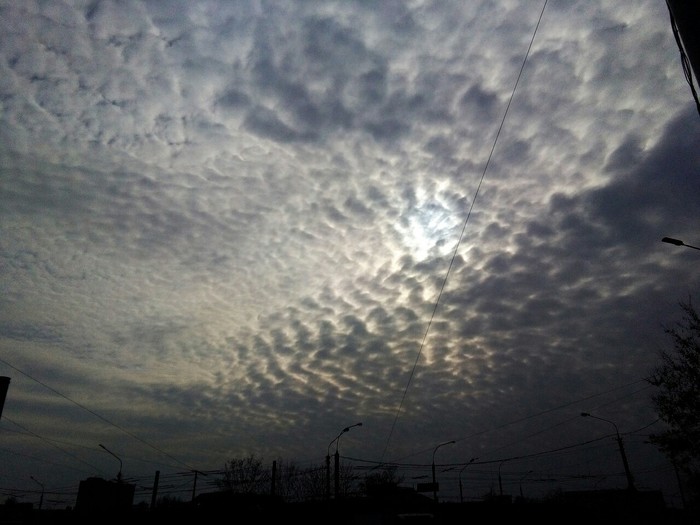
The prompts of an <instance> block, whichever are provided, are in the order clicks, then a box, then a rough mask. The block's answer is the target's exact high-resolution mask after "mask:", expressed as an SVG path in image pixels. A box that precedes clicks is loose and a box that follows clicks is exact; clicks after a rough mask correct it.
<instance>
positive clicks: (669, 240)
mask: <svg viewBox="0 0 700 525" xmlns="http://www.w3.org/2000/svg"><path fill="white" fill-rule="evenodd" d="M661 242H667V243H668V244H674V245H676V246H685V247H686V248H692V249H693V250H700V248H698V247H697V246H691V245H690V244H686V243H684V242H683V241H681V240H679V239H673V238H672V237H664V238H663V239H661Z"/></svg>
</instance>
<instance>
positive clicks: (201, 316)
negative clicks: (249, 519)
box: [0, 0, 700, 508]
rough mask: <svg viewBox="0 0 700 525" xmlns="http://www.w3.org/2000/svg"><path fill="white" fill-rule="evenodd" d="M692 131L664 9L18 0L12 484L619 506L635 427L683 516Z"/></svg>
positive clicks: (9, 322) (13, 39)
mask: <svg viewBox="0 0 700 525" xmlns="http://www.w3.org/2000/svg"><path fill="white" fill-rule="evenodd" d="M699 139H700V116H699V115H698V111H697V109H696V106H695V102H694V99H693V96H692V90H691V88H690V86H689V85H688V81H687V79H686V78H685V76H684V74H683V69H682V64H681V55H680V51H679V48H678V45H677V43H676V41H675V39H674V36H673V32H672V26H671V23H670V20H669V11H668V8H667V6H666V3H665V2H664V1H662V0H622V1H619V2H604V1H597V0H580V1H576V0H549V1H548V2H546V3H545V2H544V1H535V0H527V1H522V0H521V1H516V0H498V1H492V0H490V1H476V0H475V1H470V2H462V1H454V2H450V1H444V0H440V1H433V2H431V1H425V2H423V1H406V2H401V1H394V0H387V1H382V2H366V1H359V0H358V1H335V2H334V1H318V2H308V1H298V2H296V1H285V2H266V1H252V0H251V1H219V2H215V1H205V0H197V1H175V0H173V1H136V0H133V1H126V0H125V1H118V2H117V1H100V0H91V1H56V2H36V1H26V2H15V1H9V0H0V291H1V293H0V375H2V376H6V377H10V379H11V381H10V385H9V389H8V392H7V398H6V401H5V405H4V410H3V412H2V417H1V419H0V458H1V459H0V462H1V463H2V465H3V468H2V472H0V494H1V495H4V496H5V497H7V496H13V497H15V498H17V499H18V500H19V501H28V502H33V503H35V504H36V503H37V501H38V499H39V493H40V492H41V490H42V487H43V489H44V490H45V492H46V493H47V495H46V498H45V500H44V506H45V508H49V507H52V506H53V507H59V508H60V507H62V506H65V505H72V504H73V503H74V498H75V493H76V492H77V488H78V484H79V482H80V481H81V480H84V479H86V478H88V477H93V476H97V477H103V478H105V479H114V478H115V476H116V475H117V472H118V471H119V470H120V469H121V472H122V474H123V477H124V479H126V480H129V481H130V482H132V483H134V484H135V485H136V486H137V487H138V491H137V492H138V494H142V495H143V497H144V498H146V499H149V498H150V493H149V492H148V491H147V490H145V489H144V487H146V488H147V487H150V486H151V485H152V483H153V480H154V475H155V472H156V471H158V472H159V473H160V476H161V480H162V481H161V483H163V486H164V487H166V488H168V489H169V490H171V492H167V490H164V492H163V493H170V494H175V495H177V497H180V496H181V497H182V498H184V499H188V498H189V492H188V491H190V490H191V488H192V483H193V477H194V476H193V475H192V473H193V472H194V471H195V470H199V471H202V472H209V473H210V474H209V475H208V476H207V477H206V478H201V477H200V479H199V481H198V485H197V488H198V490H200V491H208V490H214V489H215V486H214V485H213V480H214V479H215V478H216V474H215V471H217V470H220V469H222V468H223V466H224V464H225V463H226V461H228V460H230V459H233V458H244V457H248V456H250V455H255V456H257V457H259V458H261V459H263V461H264V464H265V465H270V466H271V464H272V462H273V460H279V459H281V460H284V461H287V462H293V463H296V464H297V465H299V466H301V467H303V468H307V467H308V468H313V467H314V466H321V465H323V464H324V462H325V456H326V455H327V453H329V452H330V453H334V451H335V449H336V446H337V448H338V452H339V454H340V456H341V459H342V462H343V464H347V465H350V466H353V467H355V468H357V471H358V472H360V473H362V472H367V471H369V469H371V468H375V467H377V466H382V465H389V464H391V465H394V466H395V467H396V468H397V472H398V474H399V475H400V476H401V477H402V480H403V484H404V485H405V486H414V487H415V486H416V483H418V482H424V481H430V480H429V479H428V476H429V475H430V467H431V464H432V462H435V463H436V464H437V469H436V470H437V476H438V482H439V483H440V494H439V496H440V500H441V501H456V500H459V492H458V486H459V483H460V482H461V483H463V487H464V493H463V497H464V499H465V500H467V499H469V500H471V499H479V498H481V497H482V496H483V495H485V494H487V493H489V492H494V491H496V492H498V491H499V483H498V479H499V474H500V475H501V482H502V484H501V486H502V487H503V490H504V493H507V494H513V495H518V493H519V491H522V492H523V493H524V495H525V496H533V497H535V496H540V495H546V494H549V493H552V491H557V490H565V491H569V490H591V489H594V488H624V487H625V486H626V478H625V475H624V469H623V467H622V461H621V455H620V453H619V450H618V448H617V442H616V440H615V439H614V438H615V432H616V430H617V431H619V432H620V435H621V437H622V439H623V442H624V445H625V451H626V455H627V458H628V460H629V466H630V470H631V471H632V474H633V476H634V481H635V484H636V486H637V488H639V489H643V490H662V491H663V494H664V498H665V500H666V502H667V504H669V505H678V504H679V501H680V500H679V489H678V486H677V484H676V481H675V475H674V473H673V468H672V466H671V465H670V463H669V462H668V460H667V459H666V458H665V457H664V456H662V455H661V454H660V453H659V452H658V451H657V450H656V449H655V448H654V447H653V446H652V445H651V444H649V443H648V439H649V435H650V434H653V433H654V432H661V431H663V429H664V426H663V423H662V422H661V421H659V417H658V414H657V413H656V411H655V410H654V407H653V404H652V402H651V396H652V394H653V393H654V389H653V387H652V386H651V385H649V383H648V382H647V381H645V378H647V377H649V375H650V373H651V372H652V371H653V369H654V368H655V367H656V366H658V365H659V364H660V360H659V355H660V352H661V351H664V350H671V349H672V341H671V339H670V337H669V336H668V334H666V333H665V331H664V330H665V327H669V326H673V325H674V323H676V322H678V321H680V320H681V318H682V310H681V308H680V306H679V303H680V302H683V301H687V300H689V299H690V298H692V297H694V296H698V295H700V290H699V289H698V285H699V283H700V264H698V263H699V262H700V253H699V252H698V251H697V250H694V249H689V248H688V247H686V246H673V245H671V244H667V243H663V242H661V239H662V238H663V237H666V236H668V237H673V238H677V239H681V240H683V241H684V242H685V243H687V244H689V245H691V246H700V228H698V226H699V225H700V206H699V205H698V195H700V177H699V176H698V175H699V174H700V148H698V147H697V144H698V141H699ZM581 412H589V413H591V414H593V415H594V416H596V417H597V418H598V419H595V418H582V417H581V416H580V414H581ZM360 422H361V423H362V425H361V426H359V425H357V426H354V427H352V428H350V430H349V431H348V432H342V431H343V429H344V428H346V427H349V426H350V425H356V423H360ZM338 436H340V437H338ZM336 437H338V439H336ZM449 441H454V443H451V444H449V445H444V443H447V442H449ZM99 445H102V447H100V446H99ZM103 447H104V448H103ZM105 449H106V450H105ZM107 452H109V453H107ZM473 458H476V459H474V461H473V462H472V463H471V464H469V466H468V468H466V465H467V464H468V463H469V461H470V460H471V459H473ZM164 482H165V483H164ZM142 489H143V490H142ZM177 490H181V491H183V492H182V493H178V492H177Z"/></svg>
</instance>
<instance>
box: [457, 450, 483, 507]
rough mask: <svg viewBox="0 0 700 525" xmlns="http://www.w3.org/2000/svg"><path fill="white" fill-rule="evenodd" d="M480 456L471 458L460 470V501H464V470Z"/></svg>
mask: <svg viewBox="0 0 700 525" xmlns="http://www.w3.org/2000/svg"><path fill="white" fill-rule="evenodd" d="M477 459H478V458H472V459H470V460H469V463H467V464H466V465H464V466H463V467H462V469H461V470H460V471H459V502H460V503H464V497H463V496H462V472H464V469H465V468H467V467H468V466H469V465H471V464H472V463H474V462H475V461H476V460H477Z"/></svg>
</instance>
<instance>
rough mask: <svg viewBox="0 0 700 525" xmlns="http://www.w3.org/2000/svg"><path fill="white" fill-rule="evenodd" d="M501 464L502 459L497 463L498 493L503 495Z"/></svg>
mask: <svg viewBox="0 0 700 525" xmlns="http://www.w3.org/2000/svg"><path fill="white" fill-rule="evenodd" d="M501 465H503V461H501V462H500V463H499V464H498V493H499V494H500V495H501V496H503V482H502V481H501Z"/></svg>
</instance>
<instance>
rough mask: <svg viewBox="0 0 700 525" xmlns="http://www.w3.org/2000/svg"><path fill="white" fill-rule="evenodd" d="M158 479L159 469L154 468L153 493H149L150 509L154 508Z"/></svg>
mask: <svg viewBox="0 0 700 525" xmlns="http://www.w3.org/2000/svg"><path fill="white" fill-rule="evenodd" d="M159 479H160V470H156V479H154V480H153V493H152V494H151V510H153V509H155V508H156V498H157V497H158V480H159Z"/></svg>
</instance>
